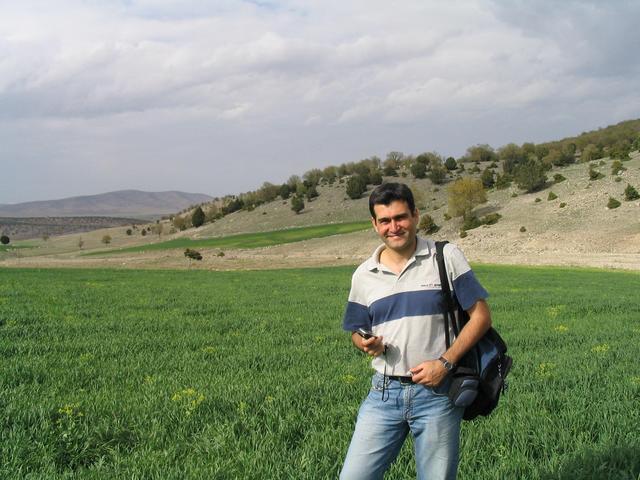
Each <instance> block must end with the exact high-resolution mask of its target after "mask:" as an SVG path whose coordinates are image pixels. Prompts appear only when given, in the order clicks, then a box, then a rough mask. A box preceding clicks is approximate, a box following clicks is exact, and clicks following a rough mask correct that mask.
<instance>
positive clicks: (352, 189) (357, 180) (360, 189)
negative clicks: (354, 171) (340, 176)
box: [347, 175, 367, 200]
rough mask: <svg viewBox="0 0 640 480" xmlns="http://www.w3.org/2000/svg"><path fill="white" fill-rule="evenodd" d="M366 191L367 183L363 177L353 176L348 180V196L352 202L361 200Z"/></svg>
mask: <svg viewBox="0 0 640 480" xmlns="http://www.w3.org/2000/svg"><path fill="white" fill-rule="evenodd" d="M366 190H367V181H366V179H365V178H364V177H362V176H361V175H352V176H351V177H349V180H347V195H348V196H349V198H351V199H352V200H356V199H358V198H360V197H361V196H362V194H363V193H364V192H365V191H366Z"/></svg>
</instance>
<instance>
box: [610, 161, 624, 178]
mask: <svg viewBox="0 0 640 480" xmlns="http://www.w3.org/2000/svg"><path fill="white" fill-rule="evenodd" d="M625 170H626V168H624V167H623V166H622V162H621V161H620V160H614V161H613V163H612V164H611V175H618V174H619V173H620V172H624V171H625Z"/></svg>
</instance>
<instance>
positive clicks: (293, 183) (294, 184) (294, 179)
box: [287, 175, 302, 192]
mask: <svg viewBox="0 0 640 480" xmlns="http://www.w3.org/2000/svg"><path fill="white" fill-rule="evenodd" d="M299 183H302V179H301V178H300V177H299V176H298V175H291V176H290V177H289V179H288V180H287V185H289V189H290V191H292V192H295V191H296V188H298V184H299Z"/></svg>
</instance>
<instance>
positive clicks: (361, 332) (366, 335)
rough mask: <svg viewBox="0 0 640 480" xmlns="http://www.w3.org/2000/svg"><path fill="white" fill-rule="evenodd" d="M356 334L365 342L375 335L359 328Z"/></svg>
mask: <svg viewBox="0 0 640 480" xmlns="http://www.w3.org/2000/svg"><path fill="white" fill-rule="evenodd" d="M356 333H357V334H358V335H360V336H361V337H362V338H364V339H365V340H368V339H369V338H372V337H375V335H374V334H373V332H372V331H371V330H366V329H364V328H359V329H358V330H356Z"/></svg>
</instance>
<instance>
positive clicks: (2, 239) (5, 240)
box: [0, 235, 11, 245]
mask: <svg viewBox="0 0 640 480" xmlns="http://www.w3.org/2000/svg"><path fill="white" fill-rule="evenodd" d="M10 241H11V240H10V239H9V237H8V236H7V235H2V236H1V237H0V243H1V244H2V245H9V242H10Z"/></svg>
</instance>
